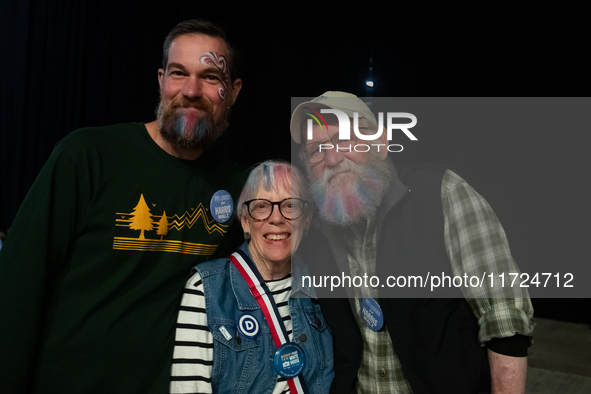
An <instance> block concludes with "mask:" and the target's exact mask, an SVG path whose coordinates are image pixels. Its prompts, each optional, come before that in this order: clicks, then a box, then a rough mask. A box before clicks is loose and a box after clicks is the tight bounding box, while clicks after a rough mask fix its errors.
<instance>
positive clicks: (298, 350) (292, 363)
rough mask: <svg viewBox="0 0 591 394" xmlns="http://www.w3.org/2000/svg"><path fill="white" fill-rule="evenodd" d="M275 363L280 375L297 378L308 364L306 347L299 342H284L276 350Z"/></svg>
mask: <svg viewBox="0 0 591 394" xmlns="http://www.w3.org/2000/svg"><path fill="white" fill-rule="evenodd" d="M273 365H274V366H275V371H276V372H277V374H279V376H282V377H284V378H287V379H290V378H295V377H296V376H298V375H299V374H300V372H302V370H303V369H304V366H305V365H306V355H305V354H304V349H302V347H301V346H300V345H298V344H297V343H293V342H287V343H284V344H283V345H281V346H280V347H279V349H277V351H276V352H275V357H274V358H273Z"/></svg>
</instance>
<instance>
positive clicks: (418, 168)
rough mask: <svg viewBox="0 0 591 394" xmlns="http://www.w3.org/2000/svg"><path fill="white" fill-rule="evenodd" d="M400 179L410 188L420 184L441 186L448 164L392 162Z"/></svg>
mask: <svg viewBox="0 0 591 394" xmlns="http://www.w3.org/2000/svg"><path fill="white" fill-rule="evenodd" d="M394 166H395V167H396V172H397V174H398V178H399V179H400V181H401V182H402V183H403V184H405V185H406V186H409V187H410V188H417V187H420V186H436V187H438V188H439V187H441V184H442V181H443V177H444V175H445V173H446V171H447V170H448V169H449V168H450V166H448V165H445V164H439V163H430V162H416V163H394Z"/></svg>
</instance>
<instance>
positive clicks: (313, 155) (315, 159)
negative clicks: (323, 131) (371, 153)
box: [304, 127, 362, 164]
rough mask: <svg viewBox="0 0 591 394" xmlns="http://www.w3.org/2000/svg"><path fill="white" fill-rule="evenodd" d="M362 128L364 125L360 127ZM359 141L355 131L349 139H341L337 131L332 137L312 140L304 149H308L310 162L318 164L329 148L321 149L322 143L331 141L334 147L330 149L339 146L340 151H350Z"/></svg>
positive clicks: (307, 155) (307, 154)
mask: <svg viewBox="0 0 591 394" xmlns="http://www.w3.org/2000/svg"><path fill="white" fill-rule="evenodd" d="M360 129H362V127H360ZM357 142H358V139H357V137H356V136H355V133H353V132H352V133H351V139H348V140H339V133H336V134H335V135H333V136H332V138H331V139H329V140H326V141H322V142H312V143H310V144H307V145H306V146H305V147H304V149H305V151H306V157H307V158H308V161H309V162H310V164H318V163H320V162H321V161H322V160H324V157H325V156H326V150H327V149H325V147H322V148H323V149H321V148H320V145H324V144H327V143H330V144H331V145H332V146H333V147H332V148H329V149H337V147H338V151H340V152H343V151H347V152H349V151H350V150H351V149H353V146H354V145H356V144H357Z"/></svg>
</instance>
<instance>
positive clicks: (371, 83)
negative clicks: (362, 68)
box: [365, 79, 373, 88]
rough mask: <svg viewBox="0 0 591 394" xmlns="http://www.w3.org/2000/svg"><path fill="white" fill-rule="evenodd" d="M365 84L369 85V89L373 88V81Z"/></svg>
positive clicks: (369, 80)
mask: <svg viewBox="0 0 591 394" xmlns="http://www.w3.org/2000/svg"><path fill="white" fill-rule="evenodd" d="M365 84H366V85H367V87H370V88H373V81H372V80H371V79H368V80H367V81H365Z"/></svg>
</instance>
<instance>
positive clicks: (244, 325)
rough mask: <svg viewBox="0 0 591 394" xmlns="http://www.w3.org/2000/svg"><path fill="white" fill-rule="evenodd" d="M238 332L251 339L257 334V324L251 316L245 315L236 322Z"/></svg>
mask: <svg viewBox="0 0 591 394" xmlns="http://www.w3.org/2000/svg"><path fill="white" fill-rule="evenodd" d="M238 331H240V333H241V334H242V335H244V336H246V337H250V338H253V337H255V336H257V334H258V333H259V322H258V321H257V319H255V318H254V316H253V315H249V314H248V313H245V314H244V315H242V317H240V319H239V320H238Z"/></svg>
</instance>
